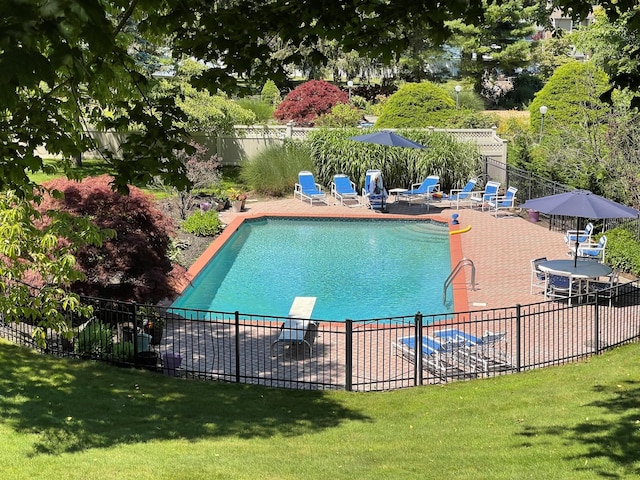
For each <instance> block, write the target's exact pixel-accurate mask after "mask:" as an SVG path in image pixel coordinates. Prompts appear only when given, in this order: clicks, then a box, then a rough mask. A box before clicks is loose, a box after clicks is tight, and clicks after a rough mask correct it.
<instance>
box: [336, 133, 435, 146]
mask: <svg viewBox="0 0 640 480" xmlns="http://www.w3.org/2000/svg"><path fill="white" fill-rule="evenodd" d="M349 140H355V141H356V142H364V143H375V144H377V145H386V146H387V147H405V148H425V147H424V145H420V144H419V143H418V142H414V141H413V140H409V139H408V138H405V137H403V136H402V135H398V134H397V133H393V132H389V131H388V130H379V131H377V132H373V133H367V134H365V135H356V136H355V137H349Z"/></svg>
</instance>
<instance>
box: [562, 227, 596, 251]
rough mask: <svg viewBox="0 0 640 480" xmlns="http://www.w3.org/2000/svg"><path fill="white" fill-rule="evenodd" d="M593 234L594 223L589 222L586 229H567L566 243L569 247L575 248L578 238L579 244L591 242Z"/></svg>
mask: <svg viewBox="0 0 640 480" xmlns="http://www.w3.org/2000/svg"><path fill="white" fill-rule="evenodd" d="M592 234H593V223H591V222H589V223H587V224H586V225H585V227H584V230H567V231H566V233H565V234H564V243H566V244H567V246H568V247H569V248H572V247H573V248H574V249H575V244H576V239H577V241H578V244H580V243H590V242H591V235H592Z"/></svg>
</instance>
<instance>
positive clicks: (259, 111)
mask: <svg viewBox="0 0 640 480" xmlns="http://www.w3.org/2000/svg"><path fill="white" fill-rule="evenodd" d="M236 102H237V103H238V105H240V106H241V107H242V108H244V109H245V110H249V111H251V112H253V114H254V115H255V121H256V123H267V122H269V120H271V119H273V112H274V110H275V108H274V106H273V104H272V103H270V102H266V101H264V100H261V99H256V98H248V97H247V98H239V99H238V100H236Z"/></svg>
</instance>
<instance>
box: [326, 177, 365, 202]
mask: <svg viewBox="0 0 640 480" xmlns="http://www.w3.org/2000/svg"><path fill="white" fill-rule="evenodd" d="M331 194H332V195H333V196H334V197H335V199H336V200H339V201H340V205H348V206H349V207H359V206H360V199H359V198H358V192H357V191H356V184H355V183H353V182H352V181H351V179H350V178H349V177H348V176H346V175H344V174H342V173H339V174H337V175H334V176H333V182H331ZM345 202H346V203H345Z"/></svg>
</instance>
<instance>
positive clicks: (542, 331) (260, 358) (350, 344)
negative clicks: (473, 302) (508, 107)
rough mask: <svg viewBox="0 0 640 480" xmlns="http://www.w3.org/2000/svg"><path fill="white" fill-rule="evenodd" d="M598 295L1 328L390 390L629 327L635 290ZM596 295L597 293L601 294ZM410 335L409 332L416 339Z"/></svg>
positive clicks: (481, 372)
mask: <svg viewBox="0 0 640 480" xmlns="http://www.w3.org/2000/svg"><path fill="white" fill-rule="evenodd" d="M614 293H615V294H614V296H613V298H612V301H611V305H609V300H608V299H603V298H598V297H595V296H593V297H589V298H584V299H582V301H581V302H579V301H574V302H572V303H573V305H571V306H569V305H567V303H566V302H541V303H535V304H531V305H517V306H514V307H509V308H500V309H490V310H482V311H473V312H464V313H456V314H443V315H424V316H423V315H421V314H419V313H418V314H415V315H411V316H406V317H394V318H380V319H375V320H366V321H351V320H346V321H325V320H312V321H311V320H310V321H298V322H292V321H291V320H290V319H287V318H278V317H265V316H255V315H243V314H240V313H237V312H236V313H221V312H205V311H196V310H182V309H158V307H151V306H139V305H136V304H130V303H120V302H114V301H110V300H101V299H93V298H85V299H83V300H84V301H85V302H87V303H89V304H91V305H92V306H93V307H94V315H93V317H92V318H91V319H89V320H83V319H75V322H74V324H75V325H76V326H75V327H74V328H73V331H72V334H73V335H72V338H68V339H67V338H64V337H63V336H61V335H59V334H57V333H56V332H52V331H50V332H48V335H47V339H46V341H47V343H46V346H40V345H38V344H37V343H35V342H34V341H33V339H32V336H31V333H32V330H33V326H32V325H29V323H26V322H22V323H19V324H16V323H0V336H2V337H4V338H6V339H8V340H10V341H12V342H15V343H18V344H22V345H28V346H30V347H32V348H34V349H37V350H39V351H41V352H43V353H48V354H52V355H58V356H65V357H77V358H87V359H95V360H101V361H105V362H111V363H114V364H116V365H120V366H125V367H143V368H147V369H150V370H154V371H158V372H163V373H164V374H166V375H174V376H181V377H187V378H199V379H206V380H215V381H223V382H235V383H248V384H259V385H266V386H271V387H279V388H295V389H345V390H350V391H351V390H353V391H372V390H390V389H397V388H406V387H411V386H414V385H423V384H431V383H442V382H449V381H454V380H462V379H470V378H482V377H491V376H495V375H502V374H506V373H515V372H521V371H525V370H530V369H534V368H541V367H546V366H549V365H559V364H563V363H568V362H572V361H576V360H578V359H581V358H585V357H588V356H590V355H595V354H598V353H600V352H602V351H603V350H605V349H608V348H611V347H614V346H617V345H621V344H624V343H629V342H634V341H637V340H638V338H640V289H639V288H638V287H637V286H636V283H635V282H630V283H626V284H623V285H620V286H619V287H618V289H617V291H616V292H614ZM603 300H604V301H603ZM416 339H419V340H418V341H417V342H416Z"/></svg>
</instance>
